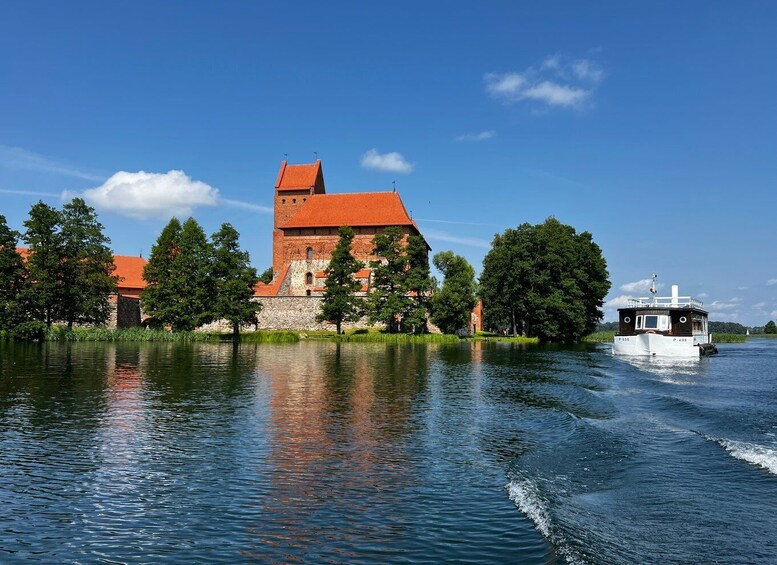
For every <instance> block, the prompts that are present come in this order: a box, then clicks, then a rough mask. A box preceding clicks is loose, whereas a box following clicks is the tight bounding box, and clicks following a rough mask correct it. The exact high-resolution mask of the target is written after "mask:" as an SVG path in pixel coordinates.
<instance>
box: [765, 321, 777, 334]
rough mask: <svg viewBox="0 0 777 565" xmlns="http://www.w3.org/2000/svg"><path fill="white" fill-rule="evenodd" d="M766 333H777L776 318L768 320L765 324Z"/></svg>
mask: <svg viewBox="0 0 777 565" xmlns="http://www.w3.org/2000/svg"><path fill="white" fill-rule="evenodd" d="M764 333H765V334H777V324H775V323H774V320H769V321H768V322H766V325H765V326H764Z"/></svg>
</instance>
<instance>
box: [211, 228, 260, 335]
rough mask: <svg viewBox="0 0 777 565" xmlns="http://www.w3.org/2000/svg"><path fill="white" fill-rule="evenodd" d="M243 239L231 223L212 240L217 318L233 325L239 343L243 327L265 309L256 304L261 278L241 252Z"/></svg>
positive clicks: (248, 258) (214, 305)
mask: <svg viewBox="0 0 777 565" xmlns="http://www.w3.org/2000/svg"><path fill="white" fill-rule="evenodd" d="M239 238H240V234H239V233H238V232H237V230H236V229H235V228H234V227H232V225H231V224H228V223H225V224H222V225H221V229H219V231H217V232H216V233H214V234H213V237H212V238H211V240H212V242H213V264H212V266H211V275H212V279H213V285H214V287H215V300H214V303H213V309H214V314H215V317H216V318H224V319H226V320H227V321H228V322H229V323H230V324H231V325H232V335H233V336H234V338H235V339H237V338H238V336H239V335H240V324H242V323H244V322H247V321H249V320H251V319H252V318H253V317H254V316H255V315H256V313H257V311H259V310H260V309H261V304H259V303H258V302H254V301H253V297H254V286H255V285H256V283H257V281H258V280H259V277H258V275H257V273H256V269H255V268H253V267H252V266H251V260H250V257H249V255H248V252H246V251H241V249H240V242H239V241H238V240H239Z"/></svg>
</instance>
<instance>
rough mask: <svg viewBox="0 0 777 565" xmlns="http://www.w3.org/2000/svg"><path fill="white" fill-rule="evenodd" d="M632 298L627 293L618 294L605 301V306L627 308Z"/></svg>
mask: <svg viewBox="0 0 777 565" xmlns="http://www.w3.org/2000/svg"><path fill="white" fill-rule="evenodd" d="M630 300H631V297H630V296H626V295H625V294H624V295H621V296H616V297H615V298H611V299H610V300H608V301H607V302H605V303H604V307H605V308H611V309H614V308H625V307H626V306H628V305H629V301H630Z"/></svg>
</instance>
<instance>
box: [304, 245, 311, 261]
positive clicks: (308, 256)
mask: <svg viewBox="0 0 777 565" xmlns="http://www.w3.org/2000/svg"><path fill="white" fill-rule="evenodd" d="M305 253H306V255H307V258H308V261H311V260H312V259H313V248H312V247H308V250H307V251H306V252H305Z"/></svg>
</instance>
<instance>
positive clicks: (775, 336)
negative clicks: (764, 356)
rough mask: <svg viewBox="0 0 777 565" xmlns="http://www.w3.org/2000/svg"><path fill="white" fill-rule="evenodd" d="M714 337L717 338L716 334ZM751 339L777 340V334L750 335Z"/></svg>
mask: <svg viewBox="0 0 777 565" xmlns="http://www.w3.org/2000/svg"><path fill="white" fill-rule="evenodd" d="M712 337H715V334H712ZM750 337H765V338H767V339H774V338H777V334H750Z"/></svg>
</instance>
